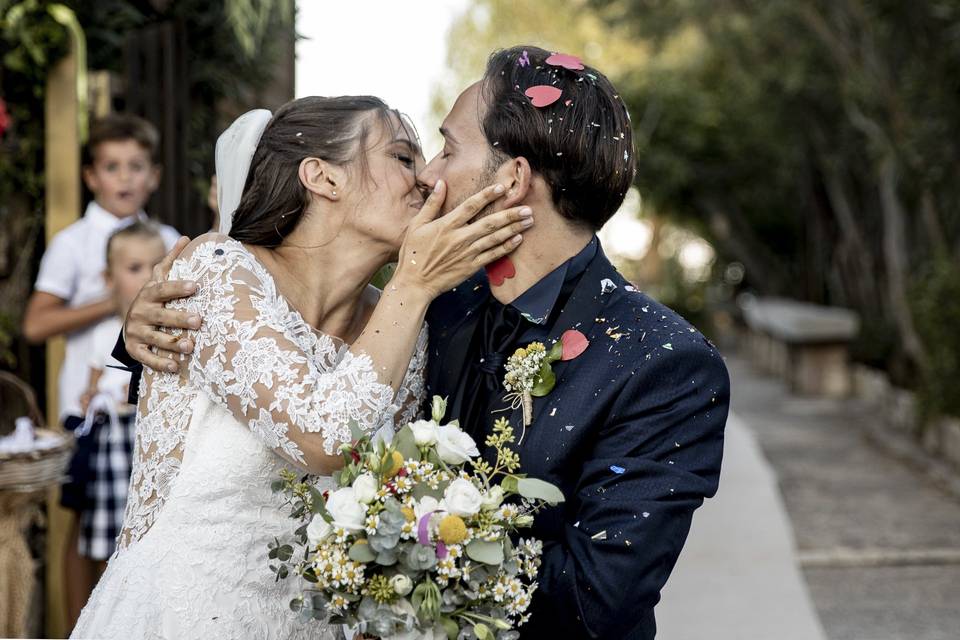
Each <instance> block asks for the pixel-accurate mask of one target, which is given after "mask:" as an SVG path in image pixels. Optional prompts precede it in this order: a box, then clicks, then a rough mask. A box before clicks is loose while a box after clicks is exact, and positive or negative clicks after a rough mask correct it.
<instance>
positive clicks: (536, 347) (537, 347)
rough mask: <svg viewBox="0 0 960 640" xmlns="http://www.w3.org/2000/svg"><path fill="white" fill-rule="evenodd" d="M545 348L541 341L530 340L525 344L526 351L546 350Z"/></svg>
mask: <svg viewBox="0 0 960 640" xmlns="http://www.w3.org/2000/svg"><path fill="white" fill-rule="evenodd" d="M546 350H547V349H546V347H544V346H543V343H542V342H531V343H530V344H529V345H527V352H528V353H536V352H538V351H546Z"/></svg>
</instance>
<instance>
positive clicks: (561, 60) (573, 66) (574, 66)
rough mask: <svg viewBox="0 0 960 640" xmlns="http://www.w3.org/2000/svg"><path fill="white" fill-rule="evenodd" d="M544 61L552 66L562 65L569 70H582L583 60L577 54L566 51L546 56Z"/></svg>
mask: <svg viewBox="0 0 960 640" xmlns="http://www.w3.org/2000/svg"><path fill="white" fill-rule="evenodd" d="M545 62H546V63H547V64H549V65H550V66H552V67H563V68H564V69H570V70H571V71H582V70H583V60H581V59H580V58H578V57H577V56H571V55H568V54H566V53H554V54H553V55H551V56H550V57H549V58H547V59H546V60H545Z"/></svg>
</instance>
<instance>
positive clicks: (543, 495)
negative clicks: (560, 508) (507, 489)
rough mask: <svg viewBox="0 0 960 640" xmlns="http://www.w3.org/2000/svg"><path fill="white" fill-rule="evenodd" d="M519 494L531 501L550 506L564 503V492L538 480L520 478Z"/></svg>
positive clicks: (518, 481) (518, 482)
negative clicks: (540, 501)
mask: <svg viewBox="0 0 960 640" xmlns="http://www.w3.org/2000/svg"><path fill="white" fill-rule="evenodd" d="M517 493H519V494H520V495H522V496H523V497H524V498H529V499H531V500H543V501H544V502H547V503H548V504H559V503H561V502H563V500H564V498H563V492H562V491H560V489H558V488H557V487H556V485H552V484H550V483H549V482H544V481H543V480H538V479H537V478H520V479H519V480H517Z"/></svg>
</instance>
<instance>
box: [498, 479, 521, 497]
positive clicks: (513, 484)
mask: <svg viewBox="0 0 960 640" xmlns="http://www.w3.org/2000/svg"><path fill="white" fill-rule="evenodd" d="M518 480H520V478H519V477H517V476H504V478H503V480H501V481H500V486H501V487H503V492H504V493H518V490H517V481H518Z"/></svg>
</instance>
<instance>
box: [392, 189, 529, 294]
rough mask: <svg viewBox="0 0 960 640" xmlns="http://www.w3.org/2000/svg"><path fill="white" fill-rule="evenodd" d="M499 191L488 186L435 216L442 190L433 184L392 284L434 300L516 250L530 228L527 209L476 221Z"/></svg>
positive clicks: (413, 224) (518, 208) (410, 231)
mask: <svg viewBox="0 0 960 640" xmlns="http://www.w3.org/2000/svg"><path fill="white" fill-rule="evenodd" d="M504 191H505V187H504V186H503V185H491V186H489V187H487V188H485V189H482V190H481V191H479V192H478V193H476V194H474V195H472V196H470V197H469V198H467V199H466V200H464V201H463V202H461V203H460V204H459V205H457V207H456V208H455V209H453V211H451V212H449V213H447V214H446V215H444V216H440V210H441V206H442V204H443V201H444V199H445V197H446V185H445V184H444V183H443V181H439V182H437V186H436V188H435V189H434V191H433V193H431V194H430V196H429V197H428V198H427V201H426V202H425V203H424V204H423V207H422V208H421V209H420V213H419V214H418V215H417V216H416V217H414V219H413V220H412V221H411V222H410V225H409V227H408V228H407V235H406V238H404V242H403V246H402V247H401V248H400V258H399V260H398V261H397V270H396V271H395V272H394V276H393V277H394V280H391V282H396V283H397V284H398V285H400V284H404V285H406V286H410V287H413V288H415V289H419V290H422V291H424V292H426V293H427V294H428V295H429V297H430V299H433V298H435V297H436V296H438V295H439V294H441V293H443V292H444V291H447V290H449V289H451V288H452V287H455V286H457V285H458V284H460V283H461V282H463V281H464V280H466V279H467V278H469V277H470V276H472V275H473V274H474V273H476V272H477V271H478V270H480V269H481V268H483V267H484V266H486V265H488V264H490V263H491V262H493V261H495V260H498V259H500V258H502V257H503V256H505V255H507V254H509V253H511V252H512V251H513V250H514V249H516V248H517V247H518V246H519V245H520V242H521V241H522V239H523V236H522V234H523V233H524V232H526V231H528V230H529V229H530V227H531V226H533V211H532V210H531V209H530V207H527V206H522V205H521V206H516V207H510V208H507V209H503V210H501V211H497V212H496V213H490V214H488V215H485V216H483V217H482V218H480V219H479V220H478V219H476V216H477V215H478V214H479V213H481V212H483V211H484V209H485V208H486V207H487V205H489V204H491V203H493V202H495V201H496V200H498V199H500V198H501V197H502V196H503V194H504Z"/></svg>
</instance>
